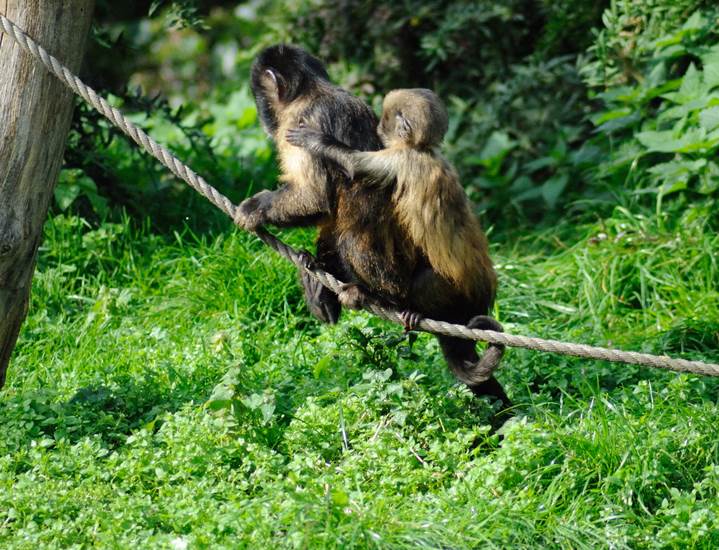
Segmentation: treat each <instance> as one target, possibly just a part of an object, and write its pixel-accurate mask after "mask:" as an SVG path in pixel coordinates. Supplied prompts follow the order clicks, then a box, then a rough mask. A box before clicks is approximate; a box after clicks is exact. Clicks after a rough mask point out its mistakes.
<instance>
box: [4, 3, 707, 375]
mask: <svg viewBox="0 0 719 550" xmlns="http://www.w3.org/2000/svg"><path fill="white" fill-rule="evenodd" d="M0 29H1V30H2V31H3V32H5V34H7V36H9V37H10V38H12V39H13V40H14V41H15V42H16V43H17V44H18V45H19V46H20V47H21V48H22V49H23V50H25V51H27V52H28V53H30V54H31V55H32V56H33V57H35V58H36V59H38V60H39V61H40V62H41V63H42V64H43V65H44V66H45V67H46V68H47V70H48V71H50V72H51V73H52V74H54V75H55V76H56V77H57V78H58V79H59V80H60V81H61V82H63V83H64V84H65V85H66V86H67V87H68V88H70V89H71V90H72V91H73V92H74V93H76V94H77V95H79V96H80V97H82V98H83V99H84V100H85V101H86V102H87V103H89V104H90V105H91V106H92V107H93V108H95V109H96V110H97V111H99V112H100V113H102V114H103V115H104V116H105V117H106V118H107V119H108V120H109V121H110V122H112V124H113V125H115V126H116V127H118V128H119V129H120V130H122V132H124V133H125V134H126V135H127V136H129V137H130V138H131V139H132V140H133V141H134V142H135V143H137V144H138V145H139V146H140V147H141V148H142V149H144V150H145V151H146V152H148V153H149V154H150V155H152V156H153V157H155V158H156V159H157V160H159V161H160V162H161V163H162V164H163V165H164V166H166V167H167V168H168V169H169V170H170V171H171V172H172V173H173V174H175V176H177V177H178V178H180V179H181V180H183V181H185V182H186V183H187V184H188V185H190V187H192V188H193V189H194V190H195V191H197V192H198V193H200V194H201V195H202V196H203V197H205V198H206V199H207V200H209V201H210V202H211V203H212V204H213V205H215V206H216V207H217V208H219V209H220V210H222V212H224V213H225V214H227V215H228V216H229V217H230V218H231V219H232V220H235V216H236V213H237V206H236V205H234V204H233V203H232V201H230V199H228V198H227V197H226V196H224V195H223V194H222V193H220V192H219V191H218V190H217V189H215V188H214V187H212V186H211V185H210V184H209V183H207V181H205V179H204V178H203V177H202V176H200V175H198V174H197V173H195V172H194V171H193V170H192V169H191V168H190V167H189V166H187V165H186V164H185V163H183V162H182V161H181V160H179V159H178V158H177V157H175V156H174V155H173V154H172V153H170V151H168V150H167V149H166V148H165V147H163V146H162V145H160V144H159V143H157V142H156V141H155V140H154V139H152V138H151V137H150V136H149V135H147V133H146V132H145V131H144V130H142V129H141V128H139V127H138V126H136V125H135V124H133V123H132V122H130V121H129V120H128V119H127V118H126V117H125V116H124V115H123V114H122V113H121V112H120V111H119V110H118V109H116V108H115V107H112V106H111V105H110V104H109V103H108V102H107V101H106V100H105V99H104V98H103V97H101V96H99V95H98V94H97V93H96V92H95V90H93V89H92V88H90V87H89V86H87V85H86V84H85V83H84V82H82V80H80V79H79V78H78V77H77V76H76V75H74V74H73V73H72V72H71V71H70V70H69V69H68V68H67V67H65V66H64V65H63V64H62V63H60V61H58V60H57V59H56V58H55V57H53V56H52V55H50V54H49V53H48V52H47V51H46V50H45V49H43V48H42V47H41V46H39V45H38V44H37V43H36V42H35V41H34V40H32V39H31V38H30V37H29V36H27V34H25V33H24V32H23V31H22V30H21V29H20V28H19V27H18V26H17V25H15V24H14V23H13V22H12V21H10V20H9V19H7V18H6V17H5V16H4V15H0ZM256 234H257V236H258V237H259V238H260V239H261V240H262V241H263V242H264V243H265V244H266V245H268V246H269V247H270V248H272V249H274V250H275V251H277V252H278V253H279V254H280V255H281V256H283V257H285V258H286V259H288V260H289V261H291V262H292V263H293V264H295V265H296V266H297V267H298V268H300V269H306V268H305V267H304V264H303V263H302V255H301V254H300V253H299V251H297V250H295V249H294V248H292V247H291V246H289V245H287V244H286V243H284V242H282V241H281V240H279V239H278V238H277V237H275V236H274V235H272V234H270V233H268V232H267V231H266V230H264V229H260V230H258V231H257V232H256ZM307 271H308V272H309V273H310V274H311V275H312V276H313V277H315V278H316V279H317V280H318V281H319V282H320V283H322V284H323V285H324V286H326V287H327V288H329V289H330V290H332V291H334V292H335V293H339V292H340V290H341V288H342V286H343V283H342V281H339V280H338V279H337V278H335V277H334V276H333V275H332V274H331V273H328V272H326V271H322V270H320V269H314V270H307ZM367 309H368V310H369V311H371V312H372V313H374V314H375V315H377V316H379V317H382V318H383V319H387V320H389V321H393V322H395V323H400V324H401V323H402V320H401V318H400V316H399V313H398V312H397V311H394V310H391V309H387V308H385V307H383V306H381V305H379V304H372V305H369V306H368V307H367ZM418 328H419V329H421V330H423V331H426V332H431V333H433V334H442V335H446V336H454V337H458V338H465V339H467V340H481V341H483V342H488V343H491V344H504V345H505V346H510V347H518V348H525V349H531V350H536V351H543V352H550V353H558V354H562V355H571V356H575V357H584V358H587V359H599V360H602V361H611V362H616V363H627V364H632V365H644V366H649V367H655V368H660V369H668V370H673V371H677V372H691V373H694V374H704V375H708V376H719V365H718V364H713V363H705V362H703V361H689V360H687V359H679V358H672V357H668V356H666V355H651V354H647V353H638V352H634V351H621V350H616V349H609V348H602V347H597V346H589V345H585V344H575V343H570V342H560V341H557V340H546V339H543V338H531V337H528V336H518V335H512V334H506V333H503V332H495V331H491V330H480V329H470V328H468V327H466V326H463V325H455V324H452V323H446V322H444V321H435V320H433V319H423V320H422V321H421V322H420V323H419V327H418ZM489 374H491V373H488V374H487V376H489Z"/></svg>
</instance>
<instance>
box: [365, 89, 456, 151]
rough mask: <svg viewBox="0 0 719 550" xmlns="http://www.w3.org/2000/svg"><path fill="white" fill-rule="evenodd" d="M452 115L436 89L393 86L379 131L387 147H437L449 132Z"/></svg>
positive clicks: (385, 100)
mask: <svg viewBox="0 0 719 550" xmlns="http://www.w3.org/2000/svg"><path fill="white" fill-rule="evenodd" d="M448 125H449V117H448V115H447V109H446V108H445V106H444V104H443V103H442V101H441V100H440V99H439V97H437V94H435V93H434V92H433V91H432V90H427V89H425V88H412V89H404V90H392V91H391V92H390V93H388V94H387V95H386V96H385V98H384V102H383V104H382V119H381V120H380V123H379V128H378V133H379V136H380V138H382V142H383V143H384V145H385V147H395V146H402V145H404V146H409V147H412V148H420V149H422V148H429V147H436V146H438V145H439V144H440V143H442V138H444V134H445V133H446V132H447V128H448Z"/></svg>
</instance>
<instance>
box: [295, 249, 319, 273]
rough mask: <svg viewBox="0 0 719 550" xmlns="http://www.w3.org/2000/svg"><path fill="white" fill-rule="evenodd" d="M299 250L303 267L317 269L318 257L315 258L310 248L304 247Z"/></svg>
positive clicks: (311, 269)
mask: <svg viewBox="0 0 719 550" xmlns="http://www.w3.org/2000/svg"><path fill="white" fill-rule="evenodd" d="M298 252H299V260H300V265H301V267H304V268H305V269H309V270H310V271H314V270H315V269H317V267H318V265H317V258H315V257H314V256H313V255H312V253H311V252H310V251H309V250H305V249H304V248H303V249H301V250H299V251H298Z"/></svg>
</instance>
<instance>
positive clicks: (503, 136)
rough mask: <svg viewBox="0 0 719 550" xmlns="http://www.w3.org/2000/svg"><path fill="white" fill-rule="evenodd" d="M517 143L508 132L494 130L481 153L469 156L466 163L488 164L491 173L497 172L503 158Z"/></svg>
mask: <svg viewBox="0 0 719 550" xmlns="http://www.w3.org/2000/svg"><path fill="white" fill-rule="evenodd" d="M516 145H517V143H516V142H515V141H512V140H511V139H510V137H509V135H508V134H507V133H506V132H501V131H495V132H492V135H490V136H489V139H488V140H487V142H486V143H485V144H484V147H483V148H482V151H481V152H480V153H479V155H475V156H472V157H469V158H468V159H467V160H466V163H467V164H468V165H470V166H471V165H481V166H486V167H487V169H488V170H489V172H490V173H492V174H497V173H499V169H500V168H501V165H502V160H504V157H506V156H507V154H508V153H509V152H510V151H511V150H512V149H514V147H516Z"/></svg>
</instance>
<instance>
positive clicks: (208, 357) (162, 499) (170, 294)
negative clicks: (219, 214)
mask: <svg viewBox="0 0 719 550" xmlns="http://www.w3.org/2000/svg"><path fill="white" fill-rule="evenodd" d="M46 233H47V237H46V240H45V244H44V245H43V249H42V251H41V256H40V264H39V266H38V272H37V275H36V277H35V282H34V289H33V299H32V304H31V309H30V316H29V318H28V321H27V323H26V324H25V326H24V328H23V332H22V335H21V338H20V342H19V344H18V347H17V350H16V353H15V357H14V360H13V363H12V365H11V370H10V371H9V380H8V386H7V387H6V388H5V389H4V390H3V393H2V397H0V425H2V427H3V437H2V438H0V546H2V547H3V548H36V547H63V546H73V545H76V546H114V547H171V546H173V545H174V546H176V547H177V546H178V545H179V546H183V545H185V544H189V546H190V547H212V548H215V547H228V548H236V547H242V546H250V547H255V546H258V545H261V544H262V545H265V546H269V547H276V546H290V547H294V546H296V547H336V548H346V547H373V546H376V547H407V548H415V547H418V546H419V547H428V548H436V547H449V548H470V547H495V548H508V547H512V548H536V547H564V548H594V547H597V546H600V547H601V546H610V547H615V548H621V547H628V546H632V547H702V548H713V547H716V546H717V544H719V539H718V538H717V537H718V536H719V535H717V533H719V530H718V529H717V524H718V522H719V506H717V502H719V500H718V499H717V496H718V495H717V491H718V490H719V467H718V466H717V464H718V460H719V456H717V454H718V453H719V446H718V443H717V441H719V433H718V430H719V428H717V426H719V422H718V420H719V407H718V406H717V400H716V392H717V383H716V381H715V380H712V379H707V378H701V377H693V376H679V375H676V374H674V373H667V372H662V371H658V370H651V369H645V368H638V367H629V366H625V365H617V364H607V363H601V362H592V361H585V360H579V359H575V358H566V357H562V356H556V355H543V354H537V353H534V352H528V351H523V350H512V351H510V352H508V354H507V356H506V359H505V361H504V363H503V368H502V370H501V371H500V372H499V377H500V378H501V379H502V381H503V382H504V383H505V385H506V387H507V389H508V392H509V393H510V395H511V396H512V397H513V399H514V401H515V402H516V413H517V415H516V417H515V418H514V419H513V420H512V421H510V423H508V424H506V425H505V426H504V428H502V430H501V431H502V434H503V439H502V440H501V442H500V438H499V435H498V434H496V433H493V432H492V431H491V429H490V421H491V419H492V409H491V407H490V405H489V404H488V403H485V402H482V401H477V400H474V399H472V397H471V396H470V394H469V393H468V392H467V391H466V390H464V389H463V388H461V387H460V386H458V385H457V384H456V383H455V382H454V380H453V379H452V378H451V376H450V375H449V374H448V373H447V372H446V367H445V366H444V363H443V361H442V359H441V355H440V353H439V349H438V346H437V345H436V343H435V341H434V339H433V338H431V337H430V336H428V335H420V336H419V337H418V338H417V339H416V341H412V340H409V339H408V338H407V337H405V336H404V335H403V334H402V332H401V330H400V329H399V328H398V327H395V326H391V325H389V324H388V323H384V322H381V321H378V320H376V319H373V318H372V317H371V316H369V315H367V314H363V313H362V314H349V315H345V316H344V317H343V320H342V321H341V323H340V324H339V325H337V326H334V327H328V326H321V325H319V324H318V323H316V322H315V321H314V320H313V319H312V318H310V317H309V315H308V314H307V313H306V311H305V309H304V306H303V304H302V301H301V293H300V290H299V287H298V284H297V282H296V273H295V270H294V268H292V267H291V266H290V265H289V264H288V263H287V262H285V261H284V260H282V259H281V258H279V257H278V256H277V255H276V254H274V253H273V252H271V251H269V250H267V249H266V248H263V247H262V246H261V245H260V244H259V243H258V242H257V241H256V240H255V239H253V238H252V237H249V236H247V235H245V234H241V233H239V232H232V231H230V230H228V231H227V232H226V233H223V234H218V235H215V236H203V237H200V236H197V235H193V234H192V233H190V232H189V231H186V232H184V233H183V234H177V235H175V236H174V237H173V238H160V237H158V236H155V235H153V234H152V233H151V232H150V231H149V230H148V229H147V228H144V229H143V228H134V227H133V226H132V224H131V223H130V222H129V221H127V220H125V221H124V222H123V223H120V224H117V225H104V226H102V227H100V228H92V227H89V226H88V225H87V224H85V223H83V222H81V221H80V220H78V219H77V218H66V217H56V218H55V219H53V220H52V221H51V222H49V223H48V227H47V230H46ZM568 233H569V234H573V239H572V240H571V241H570V240H568V239H566V237H562V239H563V240H560V237H559V235H567V234H568ZM287 237H289V238H290V239H292V240H293V242H295V243H296V244H302V243H304V244H307V243H308V242H309V239H310V235H309V234H308V233H304V232H294V233H289V234H288V235H287ZM717 250H719V238H718V237H717V236H716V234H715V233H713V232H712V231H710V230H709V229H708V228H707V227H705V226H704V225H702V223H699V222H697V223H693V224H685V225H683V226H681V227H679V228H677V229H676V230H674V231H671V232H670V231H668V230H660V229H658V228H657V227H656V226H655V225H654V224H653V223H652V221H651V219H646V218H642V217H641V216H638V215H635V214H632V213H630V212H628V211H617V212H615V214H614V216H612V218H611V219H608V220H606V221H605V222H604V223H603V224H597V225H596V226H586V227H577V228H575V229H574V232H573V233H572V232H568V231H567V230H566V228H558V229H557V230H556V231H555V232H546V231H545V232H543V233H536V234H534V235H530V236H528V237H525V238H522V239H521V240H517V239H515V240H514V241H513V242H512V243H505V244H502V245H498V246H496V247H495V249H494V250H493V255H494V258H495V261H496V263H497V264H498V266H499V271H500V279H501V291H500V297H499V303H498V309H497V314H498V316H499V317H500V319H501V320H502V322H503V323H504V324H505V327H506V329H507V330H508V331H511V332H515V333H518V334H532V335H540V336H546V337H552V338H560V339H567V340H572V341H579V342H587V343H593V344H600V345H607V344H612V345H620V346H621V347H624V348H627V349H637V350H644V351H649V352H662V353H664V352H666V353H673V354H680V353H681V354H683V355H684V356H686V357H689V358H706V359H710V360H714V361H716V360H718V359H719V354H718V352H717V347H718V339H719V328H718V327H719V313H718V311H719V308H718V306H719V297H718V294H717V287H718V286H719V285H718V283H719V272H718V270H717V264H716V253H717ZM540 251H541V252H540Z"/></svg>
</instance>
